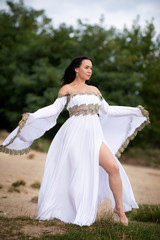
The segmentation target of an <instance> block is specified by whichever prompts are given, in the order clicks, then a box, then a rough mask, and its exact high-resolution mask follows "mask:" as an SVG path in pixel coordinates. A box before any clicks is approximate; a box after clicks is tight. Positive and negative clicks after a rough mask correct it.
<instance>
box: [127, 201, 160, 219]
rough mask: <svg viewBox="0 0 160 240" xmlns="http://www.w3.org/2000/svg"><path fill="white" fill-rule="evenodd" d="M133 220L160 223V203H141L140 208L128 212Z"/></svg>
mask: <svg viewBox="0 0 160 240" xmlns="http://www.w3.org/2000/svg"><path fill="white" fill-rule="evenodd" d="M127 216H129V218H130V219H131V220H136V221H140V222H152V223H160V205H148V204H142V205H139V209H134V210H133V211H132V212H129V213H127Z"/></svg>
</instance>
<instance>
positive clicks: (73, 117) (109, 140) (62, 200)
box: [0, 92, 149, 226]
mask: <svg viewBox="0 0 160 240" xmlns="http://www.w3.org/2000/svg"><path fill="white" fill-rule="evenodd" d="M65 105H66V108H67V110H69V112H70V117H69V118H68V119H67V121H66V122H65V123H64V124H63V125H62V127H61V128H60V130H59V131H58V132H57V134H56V135H55V137H54V139H53V141H52V143H51V146H50V148H49V151H48V155H47V159H46V163H45V169H44V175H43V180H42V184H41V188H40V192H39V200H38V216H37V219H41V220H49V219H53V218H58V219H60V220H62V221H64V222H67V223H73V224H78V225H80V226H83V225H91V224H92V223H93V222H94V221H95V218H96V214H97V207H98V205H99V204H100V203H101V202H102V201H103V200H105V199H106V198H110V200H111V202H112V206H113V207H114V206H115V201H114V198H113V194H112V191H111V189H110V186H109V181H108V174H107V172H106V171H105V170H104V169H103V168H102V167H101V166H99V150H100V146H101V144H102V142H103V143H105V144H106V146H107V147H108V148H109V149H110V150H111V152H112V153H113V155H114V157H115V159H116V161H117V163H118V165H119V168H120V175H121V178H122V185H123V207H124V211H130V210H131V209H132V208H138V205H137V203H136V201H135V198H134V195H133V191H132V188H131V185H130V182H129V179H128V177H127V175H126V173H125V171H124V169H123V167H122V165H121V164H120V162H119V161H118V159H117V157H116V156H118V157H119V156H120V154H121V153H122V152H123V150H124V148H126V146H127V145H128V142H129V140H131V139H133V138H134V136H135V135H136V133H137V131H138V130H141V129H142V128H143V127H144V125H146V124H148V123H149V119H148V117H147V115H146V111H145V110H144V109H143V107H135V108H134V107H119V106H109V105H108V103H107V102H106V101H105V100H104V99H103V97H100V96H99V95H97V94H96V93H94V92H76V93H68V94H66V95H61V96H59V97H58V98H57V99H56V100H55V102H54V103H53V104H52V105H50V106H47V107H45V108H41V109H39V110H37V111H36V112H35V113H26V114H24V117H23V120H22V122H21V124H20V125H19V126H18V127H17V128H16V129H15V130H14V131H13V132H12V133H11V134H10V135H9V136H8V137H7V138H6V140H5V141H4V142H3V144H2V145H1V146H0V150H1V151H2V152H6V153H10V154H23V153H24V152H27V151H28V150H29V147H30V145H31V144H32V142H33V141H34V140H35V139H37V138H39V137H40V136H42V135H43V134H44V133H45V131H47V130H49V129H50V128H52V127H53V126H54V125H55V124H56V120H57V118H58V115H59V114H60V112H61V111H62V110H63V108H64V106H65ZM88 106H90V108H89V107H88ZM88 109H89V110H88ZM72 110H74V111H72ZM71 113H72V114H71ZM97 113H98V114H97Z"/></svg>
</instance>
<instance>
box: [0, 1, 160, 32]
mask: <svg viewBox="0 0 160 240" xmlns="http://www.w3.org/2000/svg"><path fill="white" fill-rule="evenodd" d="M24 3H25V5H26V6H28V7H32V8H34V9H36V10H40V9H44V10H45V15H46V16H47V17H49V18H51V19H52V24H53V26H54V27H58V26H59V24H61V23H66V24H67V25H73V26H76V24H77V19H81V20H82V21H86V22H88V23H90V24H94V23H99V19H100V18H101V15H102V14H103V15H104V19H105V22H104V24H105V26H106V27H108V28H109V27H111V26H114V27H116V28H117V29H119V30H122V29H123V27H124V25H126V26H127V27H128V28H130V27H131V26H132V23H133V20H135V19H136V17H137V16H138V15H139V16H140V19H139V24H140V25H141V26H142V27H144V26H145V25H146V21H149V22H150V21H151V19H152V18H154V21H153V23H154V26H155V28H156V32H157V33H160V0H79V1H76V0H24ZM5 8H6V4H5V0H0V9H5Z"/></svg>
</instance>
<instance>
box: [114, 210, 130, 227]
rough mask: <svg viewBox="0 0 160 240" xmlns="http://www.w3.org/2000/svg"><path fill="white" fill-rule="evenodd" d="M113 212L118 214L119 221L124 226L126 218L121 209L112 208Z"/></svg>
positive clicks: (126, 223) (126, 221) (126, 224)
mask: <svg viewBox="0 0 160 240" xmlns="http://www.w3.org/2000/svg"><path fill="white" fill-rule="evenodd" d="M114 212H115V213H116V214H117V215H118V216H119V218H120V222H121V223H122V224H123V225H124V226H128V218H127V217H126V214H125V213H124V212H123V211H120V210H118V209H117V208H114Z"/></svg>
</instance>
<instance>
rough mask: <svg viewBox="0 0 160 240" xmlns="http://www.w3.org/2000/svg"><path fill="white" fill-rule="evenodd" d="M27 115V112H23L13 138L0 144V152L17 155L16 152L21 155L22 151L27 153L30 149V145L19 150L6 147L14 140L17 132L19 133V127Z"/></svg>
mask: <svg viewBox="0 0 160 240" xmlns="http://www.w3.org/2000/svg"><path fill="white" fill-rule="evenodd" d="M28 117H29V113H23V117H22V120H21V122H20V123H19V129H18V131H17V134H16V135H15V136H14V137H13V138H11V140H10V141H9V143H7V144H6V145H0V152H4V153H8V154H10V155H18V154H20V155H22V154H24V153H28V152H29V151H30V150H31V148H30V147H29V148H25V149H21V150H15V149H9V148H7V146H9V145H10V144H11V143H13V142H14V140H15V139H16V137H17V136H18V134H20V132H21V129H22V128H23V127H24V126H25V124H26V122H27V119H28Z"/></svg>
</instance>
